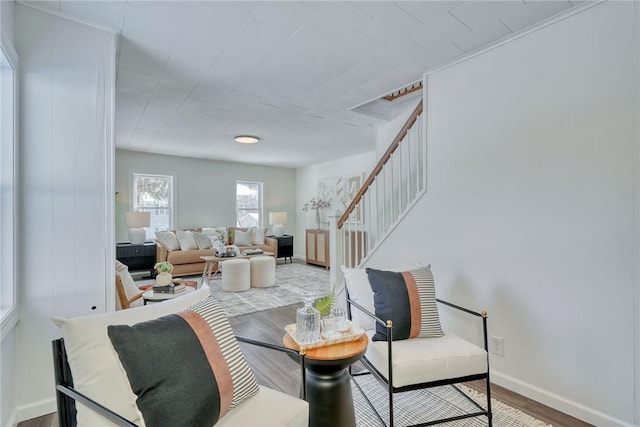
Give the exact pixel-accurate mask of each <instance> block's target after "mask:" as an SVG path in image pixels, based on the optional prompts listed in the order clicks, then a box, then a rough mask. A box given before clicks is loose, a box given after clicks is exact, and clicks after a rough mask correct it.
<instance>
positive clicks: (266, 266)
mask: <svg viewBox="0 0 640 427" xmlns="http://www.w3.org/2000/svg"><path fill="white" fill-rule="evenodd" d="M249 262H250V263H251V286H252V287H254V288H268V287H269V286H273V285H275V284H276V260H275V258H274V257H272V256H254V257H252V258H251V259H250V260H249Z"/></svg>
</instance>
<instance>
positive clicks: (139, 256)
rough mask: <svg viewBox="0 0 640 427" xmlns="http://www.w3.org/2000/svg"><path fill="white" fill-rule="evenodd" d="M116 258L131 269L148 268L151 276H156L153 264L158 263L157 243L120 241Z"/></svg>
mask: <svg viewBox="0 0 640 427" xmlns="http://www.w3.org/2000/svg"><path fill="white" fill-rule="evenodd" d="M116 259H117V260H118V261H120V262H121V263H123V264H124V265H126V266H127V267H129V271H131V272H133V271H140V270H148V271H149V274H150V275H151V277H155V271H154V269H153V266H154V265H155V264H156V244H155V243H151V242H149V243H143V244H141V245H132V244H131V243H118V244H117V245H116Z"/></svg>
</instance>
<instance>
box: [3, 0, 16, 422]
mask: <svg viewBox="0 0 640 427" xmlns="http://www.w3.org/2000/svg"><path fill="white" fill-rule="evenodd" d="M14 21H15V3H14V2H12V1H10V2H9V1H2V2H0V31H2V36H3V38H6V40H7V41H8V42H9V43H11V44H12V45H15V31H14V30H15V26H14ZM2 332H3V333H2V336H1V337H0V425H2V426H10V425H15V423H16V406H17V405H16V384H17V383H16V375H15V366H16V340H17V329H16V328H15V327H14V328H12V329H11V330H8V331H4V330H3V331H2Z"/></svg>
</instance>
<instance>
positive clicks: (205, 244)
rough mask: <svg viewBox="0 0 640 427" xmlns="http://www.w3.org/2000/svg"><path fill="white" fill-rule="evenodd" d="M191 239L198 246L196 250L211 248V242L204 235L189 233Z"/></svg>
mask: <svg viewBox="0 0 640 427" xmlns="http://www.w3.org/2000/svg"><path fill="white" fill-rule="evenodd" d="M191 234H192V235H193V238H194V239H195V240H196V244H197V245H198V249H209V248H210V247H211V240H209V236H208V235H206V234H204V233H198V232H196V231H194V232H193V233H191Z"/></svg>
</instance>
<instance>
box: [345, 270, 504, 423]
mask: <svg viewBox="0 0 640 427" xmlns="http://www.w3.org/2000/svg"><path fill="white" fill-rule="evenodd" d="M374 271H375V270H374ZM411 271H413V272H414V274H413V275H412V274H410V273H411ZM416 271H419V273H415V272H416ZM343 272H344V278H345V284H346V291H347V311H348V315H349V318H350V319H352V320H354V321H355V323H357V324H360V325H362V326H363V327H364V328H365V330H367V334H368V335H369V337H370V338H372V340H371V341H370V343H369V346H368V348H367V351H366V353H365V356H364V357H363V358H362V360H361V362H362V364H363V365H364V366H365V368H366V371H364V372H360V373H354V372H352V376H353V377H354V379H356V380H355V381H354V383H355V384H356V386H358V388H360V387H359V385H358V381H357V377H358V376H359V375H373V376H374V377H375V378H376V379H377V380H378V381H380V382H381V383H382V384H383V385H384V386H385V388H386V389H387V391H388V401H389V414H388V424H387V421H386V420H384V419H383V416H382V414H380V413H379V412H378V411H377V409H376V408H374V407H373V405H371V407H372V409H373V411H374V412H375V413H376V415H377V416H378V418H379V419H380V421H381V422H382V423H383V424H385V425H389V426H393V425H394V406H393V397H394V394H396V393H402V392H406V391H412V390H418V389H423V388H430V387H436V386H442V385H449V384H450V385H453V384H458V383H462V382H466V381H473V380H485V382H486V394H487V405H486V408H485V407H482V406H481V405H480V404H479V403H477V402H475V401H473V400H472V399H471V398H470V397H469V396H466V395H465V396H466V397H467V398H468V399H469V400H470V401H471V402H472V403H473V405H474V407H475V408H476V409H477V410H475V411H470V412H467V413H461V414H458V415H455V416H451V417H447V418H444V419H438V420H431V421H428V422H426V423H421V424H417V425H432V424H439V423H443V422H447V421H453V420H459V419H464V418H471V417H477V416H486V417H487V418H488V422H489V426H492V413H491V389H490V381H489V358H488V351H487V315H486V313H485V312H482V313H478V312H475V311H472V310H469V309H466V308H463V307H460V306H458V305H455V304H451V303H448V302H446V301H442V300H439V299H436V298H435V286H434V283H433V276H432V275H431V270H430V266H429V267H426V268H424V267H423V268H422V269H420V270H409V271H404V272H403V273H399V272H397V271H396V272H391V275H387V277H391V278H393V280H399V281H400V283H398V282H396V283H391V285H392V286H389V285H390V283H389V282H386V283H383V284H382V286H383V287H384V286H386V287H387V289H386V291H387V293H386V294H385V292H384V290H383V292H381V293H380V292H379V291H380V286H381V285H380V283H377V287H376V284H373V282H371V283H370V278H371V276H369V275H368V274H367V272H366V271H365V270H364V269H350V268H346V267H343ZM394 274H395V276H394ZM403 280H404V281H405V282H406V286H405V283H404V282H403ZM409 282H412V283H409ZM416 283H417V286H416ZM407 289H408V291H407ZM412 293H413V296H412ZM398 294H399V295H401V296H400V297H398ZM405 294H406V295H408V296H406V295H405ZM418 294H419V298H418ZM398 298H399V300H398ZM411 298H413V299H414V301H412V302H407V304H409V305H413V307H411V309H413V311H412V310H411V309H409V308H406V307H403V304H404V302H405V301H403V299H411ZM427 300H430V301H427ZM416 304H419V305H420V306H421V307H417V310H418V315H417V317H418V318H419V319H421V320H422V324H421V325H422V326H420V325H416V321H415V319H411V316H414V314H415V313H416V312H415V309H416ZM437 304H438V305H440V306H443V307H448V308H452V309H455V310H461V311H462V312H464V313H466V314H469V315H470V316H472V317H475V318H478V319H480V321H481V322H482V328H483V334H484V348H482V347H480V346H478V345H475V344H472V343H470V342H468V341H466V340H464V339H462V338H460V337H458V336H456V335H454V334H452V333H449V332H447V333H442V332H441V331H438V328H440V323H439V318H438V312H437V308H435V307H436V306H437ZM426 307H427V308H426ZM385 308H386V309H387V312H388V313H390V316H389V317H385V318H382V317H380V316H379V315H378V316H377V315H376V314H379V313H380V312H385ZM420 308H422V310H420ZM410 311H412V313H413V314H411V315H410V314H409V312H410ZM427 311H429V313H427ZM394 316H395V317H396V318H395V319H394ZM434 316H435V317H434ZM403 317H404V318H403ZM407 319H408V322H409V324H408V325H403V323H406V321H407ZM412 322H413V323H412ZM427 322H431V324H430V326H429V327H435V330H436V332H435V333H432V336H430V337H426V336H427V335H429V332H425V331H424V330H425V329H426V327H425V325H426V324H427ZM418 323H420V322H418ZM405 326H406V327H405ZM407 328H408V329H407ZM396 329H398V331H397V332H398V334H397V335H398V336H396ZM407 334H409V335H411V334H413V335H411V336H406V335H407ZM376 335H377V338H376V337H375V336H376ZM396 338H400V339H396ZM376 339H377V340H376ZM454 389H455V390H456V391H458V392H460V393H463V392H462V391H461V390H460V389H459V388H456V387H454ZM360 392H361V393H363V395H366V394H365V393H364V391H363V389H362V388H360ZM365 400H366V401H367V402H369V401H370V399H368V398H367V399H365Z"/></svg>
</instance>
